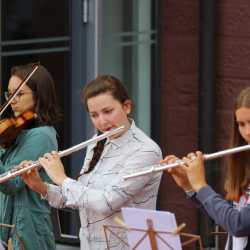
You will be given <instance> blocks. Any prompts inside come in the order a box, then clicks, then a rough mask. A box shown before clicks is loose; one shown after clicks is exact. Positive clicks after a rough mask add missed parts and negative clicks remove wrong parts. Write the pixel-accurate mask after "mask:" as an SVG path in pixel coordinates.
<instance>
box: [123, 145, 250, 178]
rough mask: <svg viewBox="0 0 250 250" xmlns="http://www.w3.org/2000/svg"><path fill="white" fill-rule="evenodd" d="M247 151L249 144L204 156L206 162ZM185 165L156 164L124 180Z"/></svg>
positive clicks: (176, 163)
mask: <svg viewBox="0 0 250 250" xmlns="http://www.w3.org/2000/svg"><path fill="white" fill-rule="evenodd" d="M247 150H250V145H249V144H248V145H244V146H240V147H235V148H230V149H226V150H222V151H219V152H215V153H212V154H204V155H203V156H204V159H205V160H213V159H216V158H220V157H223V156H225V155H229V154H235V153H239V152H242V151H247ZM183 163H184V162H183V161H181V160H180V161H178V162H175V163H171V164H166V163H162V164H161V163H158V164H155V165H152V166H148V169H147V170H144V171H140V172H137V173H133V174H129V175H125V176H124V177H123V179H124V180H128V179H131V178H135V177H139V176H143V175H148V174H152V173H156V172H160V171H163V170H166V169H168V168H174V167H177V166H179V165H180V164H183Z"/></svg>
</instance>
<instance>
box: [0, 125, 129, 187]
mask: <svg viewBox="0 0 250 250" xmlns="http://www.w3.org/2000/svg"><path fill="white" fill-rule="evenodd" d="M124 128H125V126H120V127H118V128H116V129H113V130H110V131H107V132H105V133H103V134H101V135H98V136H96V137H94V138H92V139H89V140H87V141H84V142H81V143H79V144H77V145H75V146H72V147H70V148H68V149H65V150H63V151H59V152H58V154H59V156H60V157H64V156H67V155H70V154H72V153H74V152H76V151H79V150H81V149H83V148H86V147H87V146H89V145H90V144H93V143H96V142H98V141H101V140H103V139H105V138H108V137H110V136H113V135H116V134H118V133H120V132H122V131H123V130H124ZM39 166H41V165H40V163H39V161H35V162H33V163H32V164H31V165H29V166H27V167H20V166H19V165H17V166H16V167H14V168H13V169H11V170H10V171H8V172H6V173H4V174H1V175H0V183H3V182H6V181H8V180H10V179H12V178H14V177H16V176H19V175H22V174H24V173H26V172H28V171H29V170H32V169H34V168H37V167H39Z"/></svg>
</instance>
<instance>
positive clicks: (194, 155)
mask: <svg viewBox="0 0 250 250" xmlns="http://www.w3.org/2000/svg"><path fill="white" fill-rule="evenodd" d="M187 157H188V158H189V159H190V160H195V159H196V157H197V156H196V154H195V153H193V152H192V153H189V154H188V155H187Z"/></svg>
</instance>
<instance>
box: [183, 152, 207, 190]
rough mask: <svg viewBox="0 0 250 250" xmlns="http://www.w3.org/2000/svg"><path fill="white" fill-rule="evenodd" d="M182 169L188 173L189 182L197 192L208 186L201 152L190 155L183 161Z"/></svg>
mask: <svg viewBox="0 0 250 250" xmlns="http://www.w3.org/2000/svg"><path fill="white" fill-rule="evenodd" d="M182 160H183V161H184V163H185V164H184V165H182V169H183V170H184V171H185V172H186V174H187V177H188V179H189V182H190V184H191V186H192V188H193V190H195V191H196V192H197V191H199V190H200V189H201V188H203V187H205V186H207V182H206V174H205V166H204V159H203V155H202V153H201V152H199V151H197V152H196V153H190V154H188V155H187V156H186V157H184V158H183V159H182Z"/></svg>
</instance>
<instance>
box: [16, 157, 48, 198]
mask: <svg viewBox="0 0 250 250" xmlns="http://www.w3.org/2000/svg"><path fill="white" fill-rule="evenodd" d="M32 163H33V162H32V161H23V162H21V164H20V167H22V168H25V167H28V166H30V165H31V164H32ZM21 177H22V179H23V181H24V182H25V184H26V185H27V186H28V187H29V188H30V189H31V190H33V191H35V192H37V193H40V194H42V195H43V196H46V194H47V185H46V183H44V182H43V180H42V179H41V177H40V175H39V173H38V170H37V169H33V170H28V171H27V172H25V173H23V174H22V175H21Z"/></svg>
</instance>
